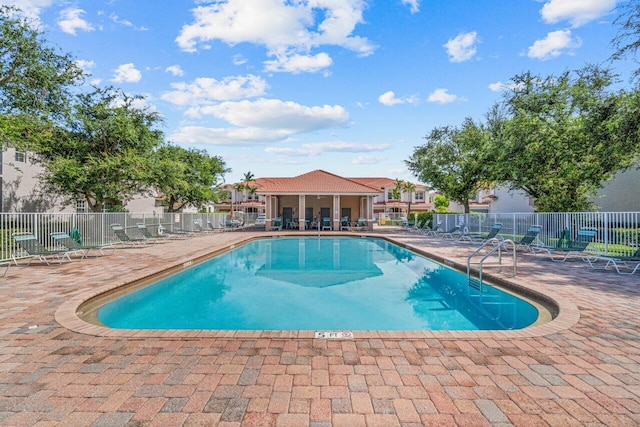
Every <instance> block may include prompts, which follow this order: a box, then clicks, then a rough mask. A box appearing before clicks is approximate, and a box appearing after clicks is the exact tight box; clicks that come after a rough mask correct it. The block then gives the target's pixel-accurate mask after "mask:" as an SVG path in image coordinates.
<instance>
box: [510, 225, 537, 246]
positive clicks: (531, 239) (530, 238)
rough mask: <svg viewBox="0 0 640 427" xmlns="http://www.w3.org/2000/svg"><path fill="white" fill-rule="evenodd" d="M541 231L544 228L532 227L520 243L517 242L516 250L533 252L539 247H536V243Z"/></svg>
mask: <svg viewBox="0 0 640 427" xmlns="http://www.w3.org/2000/svg"><path fill="white" fill-rule="evenodd" d="M541 231H542V227H541V226H539V225H532V226H530V227H529V229H528V230H527V232H526V234H525V235H524V236H522V239H520V241H518V242H515V244H516V250H518V249H524V250H526V251H529V252H533V247H534V246H539V245H536V243H537V242H538V234H540V232H541Z"/></svg>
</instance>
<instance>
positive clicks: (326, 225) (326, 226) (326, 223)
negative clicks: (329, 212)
mask: <svg viewBox="0 0 640 427" xmlns="http://www.w3.org/2000/svg"><path fill="white" fill-rule="evenodd" d="M324 230H331V219H329V217H327V216H325V217H324V218H322V231H324Z"/></svg>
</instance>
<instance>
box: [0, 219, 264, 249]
mask: <svg viewBox="0 0 640 427" xmlns="http://www.w3.org/2000/svg"><path fill="white" fill-rule="evenodd" d="M230 219H231V218H230V214H229V213H228V212H227V213H202V214H200V213H198V214H194V213H166V214H163V215H158V214H153V213H129V212H118V213H0V261H3V260H8V259H11V258H12V257H13V255H14V254H15V255H16V256H18V257H19V256H20V250H19V249H18V248H17V246H16V244H15V242H14V241H13V239H12V237H11V236H12V234H14V233H20V232H29V233H32V234H34V235H35V236H36V237H37V238H38V240H39V241H40V242H41V243H42V244H43V245H44V246H45V247H53V241H52V239H51V233H60V232H66V233H70V234H74V235H77V234H78V233H79V235H80V236H81V238H82V243H83V244H84V245H104V244H108V243H116V242H118V240H117V238H116V236H115V234H114V233H113V231H112V230H111V224H120V225H122V226H123V227H124V228H125V229H126V230H128V231H129V230H130V231H131V232H132V233H138V227H137V224H139V223H144V224H146V225H147V226H163V227H164V228H165V229H167V230H170V231H171V230H172V229H176V228H178V229H181V230H194V229H195V227H196V225H195V224H196V222H197V223H199V224H200V225H201V226H202V227H203V228H207V227H208V223H210V224H211V226H212V227H215V228H225V227H227V226H228V225H229V223H230ZM242 219H243V221H244V223H245V224H253V222H254V221H255V215H248V214H244V215H243V217H242Z"/></svg>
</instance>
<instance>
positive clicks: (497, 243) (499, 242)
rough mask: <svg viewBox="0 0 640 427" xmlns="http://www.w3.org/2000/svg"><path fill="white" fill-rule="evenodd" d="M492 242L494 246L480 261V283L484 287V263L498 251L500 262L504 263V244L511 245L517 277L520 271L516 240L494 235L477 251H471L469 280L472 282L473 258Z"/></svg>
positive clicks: (468, 260)
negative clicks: (499, 237)
mask: <svg viewBox="0 0 640 427" xmlns="http://www.w3.org/2000/svg"><path fill="white" fill-rule="evenodd" d="M490 244H493V245H494V246H493V247H492V248H491V249H490V250H489V252H487V253H486V254H485V255H484V256H483V257H482V258H481V259H480V261H479V262H478V280H479V283H480V287H482V264H483V263H484V261H485V260H486V259H487V258H488V257H489V256H490V255H492V254H493V253H494V252H496V251H498V264H500V265H502V247H503V246H504V247H505V248H506V247H507V246H508V245H511V247H512V257H513V277H516V275H517V272H518V255H517V252H516V245H515V242H514V241H513V240H511V239H504V240H503V239H498V238H495V237H494V238H493V239H489V240H487V241H485V242H483V243H482V244H481V245H480V246H479V247H478V248H477V249H476V250H475V251H473V252H471V254H470V255H469V256H468V257H467V279H468V280H469V282H471V259H472V258H473V257H474V256H475V255H477V254H478V253H479V252H480V251H481V250H482V249H484V248H485V247H487V246H488V245H490Z"/></svg>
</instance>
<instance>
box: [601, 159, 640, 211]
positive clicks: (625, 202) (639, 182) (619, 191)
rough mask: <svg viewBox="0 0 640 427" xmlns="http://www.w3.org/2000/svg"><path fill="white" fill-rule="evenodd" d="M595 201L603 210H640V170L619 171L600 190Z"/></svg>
mask: <svg viewBox="0 0 640 427" xmlns="http://www.w3.org/2000/svg"><path fill="white" fill-rule="evenodd" d="M639 167H640V165H639ZM593 202H594V203H595V204H596V205H597V206H598V210H599V211H601V212H637V211H640V170H639V169H635V168H634V169H628V170H626V171H624V172H619V173H617V174H616V175H615V176H614V177H613V178H612V179H611V180H610V181H608V182H607V183H605V185H604V186H603V187H602V188H601V189H600V190H599V191H598V194H597V196H596V198H595V199H594V200H593Z"/></svg>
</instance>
